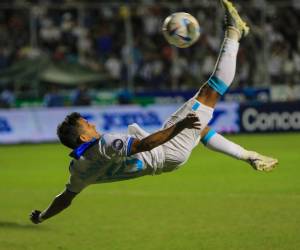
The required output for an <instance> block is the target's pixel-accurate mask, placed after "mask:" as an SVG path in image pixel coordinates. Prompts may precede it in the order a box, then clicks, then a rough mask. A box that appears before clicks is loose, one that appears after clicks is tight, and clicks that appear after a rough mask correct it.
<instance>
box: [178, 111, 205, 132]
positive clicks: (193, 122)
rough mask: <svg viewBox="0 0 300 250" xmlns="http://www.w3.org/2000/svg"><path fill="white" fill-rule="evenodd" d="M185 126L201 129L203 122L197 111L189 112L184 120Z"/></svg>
mask: <svg viewBox="0 0 300 250" xmlns="http://www.w3.org/2000/svg"><path fill="white" fill-rule="evenodd" d="M182 123H183V126H184V127H185V128H189V129H191V128H194V129H200V128H201V123H200V120H199V117H198V116H197V115H196V114H195V113H189V114H188V115H187V116H186V117H185V118H184V119H183V120H182Z"/></svg>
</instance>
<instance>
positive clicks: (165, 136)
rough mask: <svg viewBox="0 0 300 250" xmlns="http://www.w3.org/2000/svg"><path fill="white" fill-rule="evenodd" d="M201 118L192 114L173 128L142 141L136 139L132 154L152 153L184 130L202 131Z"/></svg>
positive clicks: (132, 146)
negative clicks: (151, 151)
mask: <svg viewBox="0 0 300 250" xmlns="http://www.w3.org/2000/svg"><path fill="white" fill-rule="evenodd" d="M200 126H201V124H200V121H199V118H198V117H197V116H196V115H195V114H194V113H190V114H188V115H187V116H186V117H185V118H183V119H182V120H180V121H179V122H177V123H175V124H174V125H173V126H171V127H169V128H166V129H163V130H160V131H157V132H155V133H153V134H151V135H149V136H147V137H145V138H144V139H142V140H138V139H135V140H134V142H133V143H132V145H131V149H130V154H129V155H133V154H136V153H140V152H144V151H150V150H152V149H153V148H155V147H158V146H160V145H162V144H164V143H165V142H167V141H169V140H171V139H172V138H173V137H174V136H176V135H178V134H179V133H180V132H181V131H182V130H184V129H186V128H187V129H200Z"/></svg>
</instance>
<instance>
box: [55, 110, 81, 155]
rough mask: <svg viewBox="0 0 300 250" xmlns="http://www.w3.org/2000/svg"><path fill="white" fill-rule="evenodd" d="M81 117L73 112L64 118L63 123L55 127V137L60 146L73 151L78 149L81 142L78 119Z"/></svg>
mask: <svg viewBox="0 0 300 250" xmlns="http://www.w3.org/2000/svg"><path fill="white" fill-rule="evenodd" d="M80 118H82V116H81V115H80V114H79V113H77V112H73V113H71V114H69V115H67V116H66V118H65V119H64V121H63V122H62V123H61V124H59V125H58V126H57V136H58V138H59V140H60V141H61V143H62V144H64V145H65V146H67V147H69V148H71V149H74V148H76V147H78V146H79V145H80V144H81V143H82V142H81V140H80V137H79V136H80V133H79V132H80V126H79V123H78V121H79V119H80Z"/></svg>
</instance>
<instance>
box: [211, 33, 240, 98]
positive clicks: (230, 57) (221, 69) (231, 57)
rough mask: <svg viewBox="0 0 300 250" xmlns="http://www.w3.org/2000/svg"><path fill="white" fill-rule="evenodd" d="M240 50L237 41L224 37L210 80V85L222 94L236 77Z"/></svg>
mask: <svg viewBox="0 0 300 250" xmlns="http://www.w3.org/2000/svg"><path fill="white" fill-rule="evenodd" d="M238 50H239V43H238V42H237V41H235V40H232V39H230V38H225V39H224V42H223V45H222V47H221V51H220V55H219V58H218V61H217V64H216V67H215V70H214V73H213V74H212V76H211V77H210V79H209V80H208V85H209V86H210V87H212V88H213V89H214V90H215V91H217V92H218V93H219V94H220V95H224V94H225V92H226V91H227V89H228V88H229V86H230V84H231V83H232V81H233V79H234V75H235V70H236V58H237V53H238Z"/></svg>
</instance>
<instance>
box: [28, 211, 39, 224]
mask: <svg viewBox="0 0 300 250" xmlns="http://www.w3.org/2000/svg"><path fill="white" fill-rule="evenodd" d="M40 214H41V211H39V210H33V211H32V212H31V214H30V215H29V218H30V220H31V221H32V223H34V224H39V223H41V222H42V221H41V219H40Z"/></svg>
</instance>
